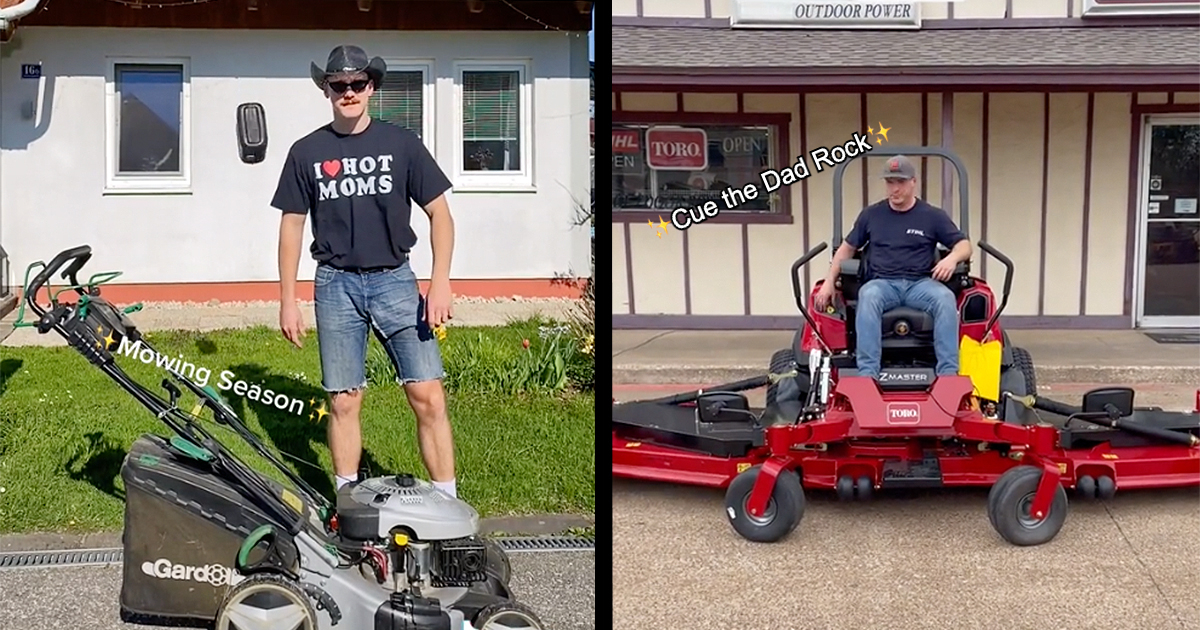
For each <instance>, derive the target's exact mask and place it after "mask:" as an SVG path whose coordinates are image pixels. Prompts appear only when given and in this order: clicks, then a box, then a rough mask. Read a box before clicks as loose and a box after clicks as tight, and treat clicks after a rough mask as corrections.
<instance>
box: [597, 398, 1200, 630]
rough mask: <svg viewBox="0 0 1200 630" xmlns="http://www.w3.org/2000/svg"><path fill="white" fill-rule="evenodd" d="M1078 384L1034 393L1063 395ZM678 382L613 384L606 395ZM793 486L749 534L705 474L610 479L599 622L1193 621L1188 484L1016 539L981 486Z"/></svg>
mask: <svg viewBox="0 0 1200 630" xmlns="http://www.w3.org/2000/svg"><path fill="white" fill-rule="evenodd" d="M1088 387H1089V386H1088V385H1087V384H1074V385H1058V386H1054V385H1052V386H1051V388H1052V390H1053V393H1051V392H1043V393H1044V394H1046V395H1053V396H1055V397H1061V398H1063V399H1064V400H1065V401H1067V402H1070V401H1072V400H1076V401H1077V400H1078V396H1079V395H1080V394H1082V393H1083V391H1085V390H1086V389H1087V388H1088ZM682 388H683V389H686V388H687V387H686V386H682ZM680 389H681V386H679V385H673V386H660V387H654V386H627V387H621V386H618V388H617V390H618V391H617V398H618V399H619V400H622V399H632V398H641V397H647V396H661V395H664V394H666V393H669V391H680ZM1137 389H1138V391H1139V399H1138V404H1139V405H1159V406H1162V407H1164V408H1168V409H1178V410H1185V409H1190V408H1191V407H1192V405H1193V404H1194V402H1195V400H1194V398H1195V389H1194V388H1193V387H1186V386H1179V385H1176V386H1173V387H1170V386H1164V385H1161V384H1160V385H1152V384H1148V385H1145V386H1142V385H1138V386H1137ZM761 396H762V390H758V391H757V392H755V393H754V396H752V400H751V403H752V404H759V405H761V404H762V400H761ZM755 398H757V400H756V399H755ZM807 495H808V496H807V499H808V505H807V508H806V511H805V514H804V518H803V520H802V521H801V523H800V526H799V527H798V528H797V529H796V530H795V531H794V532H793V533H792V534H791V535H790V536H789V537H787V538H785V539H783V540H781V541H779V542H776V543H773V544H754V543H750V542H748V541H746V540H744V539H742V538H741V537H739V536H737V535H736V534H735V533H734V532H733V530H732V529H731V528H730V526H729V524H728V522H727V520H726V519H725V516H724V493H723V492H722V491H720V490H710V489H703V488H692V487H685V486H674V485H667V484H659V483H649V482H635V481H627V480H618V479H614V480H613V545H614V551H613V591H614V594H613V618H614V623H613V627H614V628H688V629H689V630H709V629H711V630H727V629H731V628H737V629H738V630H759V629H762V630H782V629H789V630H790V629H796V630H808V629H814V630H815V629H822V630H826V629H828V630H839V629H843V628H844V629H846V630H864V629H872V630H873V629H887V630H909V629H914V630H915V629H921V630H925V629H940V628H945V629H947V630H951V629H953V630H961V629H971V628H978V629H981V630H983V629H988V630H990V629H993V628H994V629H1003V630H1024V629H1029V630H1060V629H1061V630H1083V629H1096V630H1124V629H1129V630H1146V629H1154V630H1164V629H1168V628H1170V629H1177V628H1178V629H1184V630H1191V629H1197V630H1200V551H1198V550H1197V548H1196V545H1197V541H1200V489H1198V488H1188V489H1175V490H1160V491H1153V490H1147V491H1125V492H1118V494H1117V496H1116V497H1114V498H1113V499H1112V500H1110V501H1106V502H1092V503H1083V502H1076V501H1072V502H1071V504H1070V512H1069V515H1068V517H1067V521H1066V524H1065V525H1064V527H1063V528H1062V530H1061V531H1060V532H1059V534H1058V536H1057V537H1056V538H1055V539H1054V540H1053V541H1051V542H1050V543H1048V544H1045V545H1041V546H1037V547H1029V548H1018V547H1014V546H1011V545H1009V544H1007V543H1005V542H1004V541H1003V540H1002V539H1001V538H1000V537H999V535H998V534H996V533H995V531H994V530H993V529H992V527H991V524H990V523H989V522H988V518H987V512H986V505H987V504H986V499H987V490H986V489H977V490H976V489H969V490H939V491H909V492H906V493H899V492H893V493H891V494H888V495H882V496H878V495H877V497H876V498H875V499H874V500H872V501H870V502H865V503H858V502H856V503H841V502H838V501H837V499H836V498H835V497H833V496H832V494H831V493H818V492H811V491H810V492H808V493H807Z"/></svg>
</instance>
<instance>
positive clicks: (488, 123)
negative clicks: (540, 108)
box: [456, 64, 532, 188]
mask: <svg viewBox="0 0 1200 630" xmlns="http://www.w3.org/2000/svg"><path fill="white" fill-rule="evenodd" d="M527 76H528V75H527V72H526V67H525V66H524V65H487V66H484V65H474V64H463V65H461V66H460V67H459V71H458V94H459V103H458V106H459V112H460V116H461V118H460V123H459V142H458V151H459V155H458V157H457V158H456V167H457V171H458V172H457V176H458V179H459V180H460V182H463V183H464V184H465V187H466V188H470V187H471V186H472V185H479V186H482V187H488V186H499V187H512V186H525V187H528V186H531V185H532V177H531V175H530V168H529V165H530V163H531V159H530V158H531V156H530V153H531V146H530V137H531V130H530V127H531V123H530V118H529V111H530V110H529V107H530V95H529V85H528V84H527V83H526V77H527Z"/></svg>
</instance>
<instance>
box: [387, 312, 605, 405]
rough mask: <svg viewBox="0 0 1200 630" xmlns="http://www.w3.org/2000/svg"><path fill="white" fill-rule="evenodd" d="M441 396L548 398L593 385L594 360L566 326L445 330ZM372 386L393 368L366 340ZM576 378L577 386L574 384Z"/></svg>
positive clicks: (533, 323)
mask: <svg viewBox="0 0 1200 630" xmlns="http://www.w3.org/2000/svg"><path fill="white" fill-rule="evenodd" d="M440 344H441V349H442V362H443V364H444V366H445V368H446V379H445V384H446V389H447V391H459V392H470V393H473V394H476V393H502V394H516V393H553V392H559V391H562V390H565V389H568V387H575V388H576V389H582V388H581V387H579V385H578V384H577V383H578V382H581V381H588V380H593V379H591V377H590V376H585V375H586V374H590V372H591V371H593V370H594V368H590V369H589V367H587V366H590V365H593V364H594V360H593V359H592V357H591V356H590V355H586V354H584V349H585V347H586V344H584V343H580V341H579V340H577V339H576V338H575V337H574V335H573V334H572V327H571V326H570V325H564V324H561V323H556V322H552V321H548V320H542V319H531V320H525V321H517V322H512V323H510V324H509V325H507V326H503V327H497V328H490V329H482V330H481V329H458V330H455V329H448V330H446V333H445V335H444V336H443V337H442V339H441V341H440ZM367 379H368V381H369V382H370V383H371V384H372V385H381V384H388V383H394V382H395V379H396V372H395V369H394V368H393V367H392V363H391V360H390V359H389V358H388V356H387V352H386V351H385V350H384V349H383V346H381V345H380V344H379V342H378V341H377V340H376V339H375V338H374V337H372V338H371V342H370V347H369V349H368V354H367ZM577 379H578V381H577Z"/></svg>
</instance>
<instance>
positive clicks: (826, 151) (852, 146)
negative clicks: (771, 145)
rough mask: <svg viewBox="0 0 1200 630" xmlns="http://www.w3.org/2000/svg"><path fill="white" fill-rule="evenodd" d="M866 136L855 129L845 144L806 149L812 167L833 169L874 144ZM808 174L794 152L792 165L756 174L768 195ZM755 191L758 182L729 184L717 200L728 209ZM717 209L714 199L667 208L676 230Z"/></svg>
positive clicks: (695, 222) (740, 202) (802, 162)
mask: <svg viewBox="0 0 1200 630" xmlns="http://www.w3.org/2000/svg"><path fill="white" fill-rule="evenodd" d="M869 137H870V136H866V135H863V134H861V133H859V132H857V131H856V132H854V137H853V138H851V139H850V140H847V141H846V142H845V144H843V145H837V146H834V147H833V148H832V149H830V148H828V147H817V148H815V149H813V150H812V151H809V152H808V155H809V157H810V158H811V159H812V162H813V167H814V168H815V169H816V171H817V172H818V173H820V172H821V171H823V170H825V169H826V168H835V167H837V165H838V164H841V163H842V162H845V161H846V160H849V159H851V158H854V157H857V156H859V155H862V154H864V153H866V152H868V151H870V150H872V149H873V148H874V147H872V146H871V145H870V144H869V143H868V142H867V139H868V138H869ZM809 174H810V172H809V169H808V163H807V162H805V161H804V155H797V156H796V163H795V164H792V165H791V166H788V167H787V168H783V169H780V170H778V171H776V170H775V169H771V168H768V169H766V170H765V171H762V172H761V173H759V174H758V176H759V179H761V180H762V187H763V190H764V191H765V192H766V193H768V194H770V193H773V192H775V191H776V190H779V189H780V188H782V187H784V186H790V185H792V184H795V183H796V182H798V181H801V180H803V179H804V178H806V177H808V176H809ZM759 192H760V191H759V186H758V184H753V183H751V184H746V185H745V186H742V187H740V188H739V187H734V186H730V187H729V188H726V189H725V190H723V191H721V201H723V202H725V208H724V209H727V210H732V209H733V208H736V207H738V206H740V205H742V204H743V203H746V202H747V201H749V200H751V199H757V198H758V195H759ZM721 210H722V208H720V207H719V206H718V205H717V202H716V201H712V200H710V201H707V202H705V203H704V204H702V205H698V206H695V207H693V208H690V209H689V208H676V209H674V210H672V211H671V223H672V225H674V226H675V227H676V228H678V229H680V230H686V229H688V228H689V227H691V226H693V225H698V224H700V223H703V222H705V221H706V220H708V219H711V218H713V217H715V216H717V215H718V214H720V212H721Z"/></svg>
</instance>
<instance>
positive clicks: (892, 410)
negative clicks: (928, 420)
mask: <svg viewBox="0 0 1200 630" xmlns="http://www.w3.org/2000/svg"><path fill="white" fill-rule="evenodd" d="M887 421H888V424H920V423H921V406H920V405H918V404H917V403H888V406H887Z"/></svg>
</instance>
